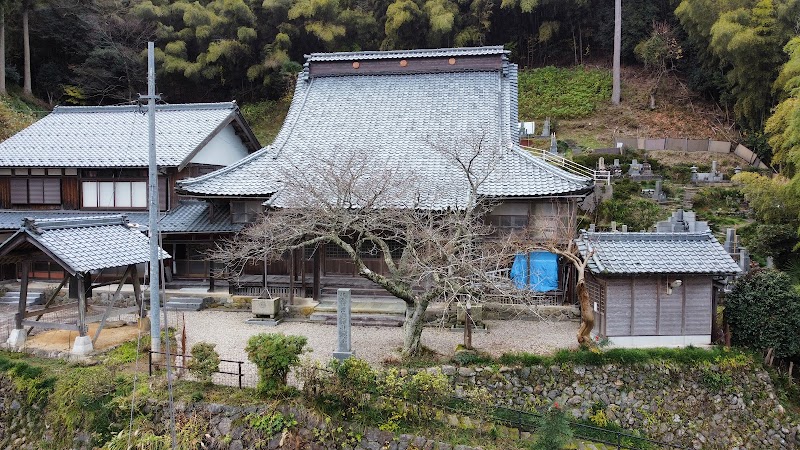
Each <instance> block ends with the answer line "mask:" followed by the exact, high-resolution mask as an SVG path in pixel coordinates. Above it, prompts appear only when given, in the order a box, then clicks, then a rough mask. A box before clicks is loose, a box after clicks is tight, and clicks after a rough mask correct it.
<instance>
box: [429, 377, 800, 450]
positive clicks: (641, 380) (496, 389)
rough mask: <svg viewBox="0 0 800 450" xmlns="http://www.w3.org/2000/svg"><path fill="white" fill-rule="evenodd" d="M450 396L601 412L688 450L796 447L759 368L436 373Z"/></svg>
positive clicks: (580, 414) (798, 432) (798, 436)
mask: <svg viewBox="0 0 800 450" xmlns="http://www.w3.org/2000/svg"><path fill="white" fill-rule="evenodd" d="M442 371H443V372H444V373H445V374H447V375H448V376H449V377H450V378H451V379H452V381H453V383H454V385H455V386H456V391H457V394H459V395H464V392H465V391H466V390H469V389H474V388H475V387H478V388H483V389H485V390H487V391H488V393H489V394H491V395H492V396H493V397H494V398H495V399H496V402H497V404H499V405H503V406H507V407H512V408H519V409H527V410H530V409H543V408H545V407H549V406H551V405H553V403H556V402H557V403H558V404H559V405H561V407H562V408H564V409H565V410H566V411H567V412H568V413H570V414H571V415H573V416H574V417H575V418H580V419H589V418H590V415H591V414H593V411H594V412H595V413H596V412H597V411H599V410H602V411H603V412H604V414H605V416H606V417H607V418H608V419H609V421H611V422H613V423H616V424H617V425H620V426H622V427H623V428H626V429H630V430H639V431H641V432H643V433H644V434H645V435H646V436H648V437H649V438H651V439H654V440H658V441H662V442H669V443H672V444H676V445H681V446H684V447H688V448H698V449H699V448H702V449H726V450H727V449H744V448H771V449H790V448H800V425H798V423H797V422H796V421H793V420H792V419H791V418H790V417H789V416H787V414H786V412H785V411H784V408H783V407H782V406H781V405H780V404H779V402H778V401H777V399H776V397H775V393H774V389H773V385H772V382H771V380H770V377H769V374H768V373H767V372H765V371H764V370H763V369H755V370H754V369H753V367H751V365H750V364H748V365H746V366H745V367H740V368H735V369H729V368H720V367H719V366H715V365H698V366H695V367H689V366H683V365H679V364H677V363H670V362H662V363H658V364H643V365H640V366H616V365H606V366H580V365H573V364H571V363H565V364H562V365H558V366H550V367H519V368H511V367H500V368H491V367H486V368H471V367H458V368H457V367H454V366H443V367H442Z"/></svg>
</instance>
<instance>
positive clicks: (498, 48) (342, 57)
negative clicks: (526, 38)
mask: <svg viewBox="0 0 800 450" xmlns="http://www.w3.org/2000/svg"><path fill="white" fill-rule="evenodd" d="M507 53H509V52H508V51H507V50H504V49H503V46H502V45H495V46H487V47H461V48H432V49H420V50H391V51H387V52H381V51H372V52H336V53H312V54H310V55H306V61H307V62H317V61H355V60H362V61H363V60H368V59H403V58H436V57H445V58H448V57H451V56H452V57H456V56H483V55H504V54H507Z"/></svg>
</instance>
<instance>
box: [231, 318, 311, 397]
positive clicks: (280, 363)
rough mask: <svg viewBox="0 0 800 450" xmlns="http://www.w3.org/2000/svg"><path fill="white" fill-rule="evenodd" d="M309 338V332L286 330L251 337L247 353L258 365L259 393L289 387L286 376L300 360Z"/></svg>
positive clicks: (272, 392)
mask: <svg viewBox="0 0 800 450" xmlns="http://www.w3.org/2000/svg"><path fill="white" fill-rule="evenodd" d="M306 342H308V341H307V339H306V338H305V336H286V335H284V334H282V333H269V334H268V333H262V334H257V335H255V336H253V337H251V338H250V340H248V341H247V347H246V348H245V351H246V352H247V357H248V358H249V359H250V361H252V362H253V363H254V364H255V365H256V367H258V376H259V381H258V386H257V389H258V391H259V393H261V394H262V395H274V394H279V393H281V392H282V391H284V390H285V388H286V377H287V376H288V375H289V371H290V370H291V369H292V367H295V366H297V365H298V364H299V362H300V354H302V353H303V350H304V348H305V346H306Z"/></svg>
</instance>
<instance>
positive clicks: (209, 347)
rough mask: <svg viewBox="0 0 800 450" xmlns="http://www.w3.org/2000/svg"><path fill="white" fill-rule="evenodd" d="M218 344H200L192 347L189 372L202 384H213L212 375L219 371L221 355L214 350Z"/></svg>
mask: <svg viewBox="0 0 800 450" xmlns="http://www.w3.org/2000/svg"><path fill="white" fill-rule="evenodd" d="M216 346H217V344H209V343H208V342H198V343H197V344H194V346H192V358H191V359H190V360H189V363H188V369H189V372H190V373H191V374H192V375H194V376H195V378H197V381H200V382H202V383H211V375H213V374H214V372H218V371H219V353H217V352H216V350H214V347H216Z"/></svg>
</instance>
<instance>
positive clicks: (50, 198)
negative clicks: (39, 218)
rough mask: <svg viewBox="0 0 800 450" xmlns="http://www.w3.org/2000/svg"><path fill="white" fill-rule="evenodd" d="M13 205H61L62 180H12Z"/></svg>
mask: <svg viewBox="0 0 800 450" xmlns="http://www.w3.org/2000/svg"><path fill="white" fill-rule="evenodd" d="M10 187H11V203H13V204H15V205H60V204H61V179H60V178H12V179H11V186H10Z"/></svg>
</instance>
